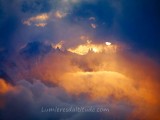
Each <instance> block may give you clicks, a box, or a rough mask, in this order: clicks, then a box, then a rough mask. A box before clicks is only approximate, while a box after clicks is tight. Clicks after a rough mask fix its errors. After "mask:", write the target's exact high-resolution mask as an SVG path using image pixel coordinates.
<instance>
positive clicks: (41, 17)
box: [23, 13, 49, 27]
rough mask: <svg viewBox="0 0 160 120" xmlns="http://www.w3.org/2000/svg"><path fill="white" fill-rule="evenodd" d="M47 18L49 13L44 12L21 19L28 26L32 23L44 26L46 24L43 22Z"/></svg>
mask: <svg viewBox="0 0 160 120" xmlns="http://www.w3.org/2000/svg"><path fill="white" fill-rule="evenodd" d="M48 19H49V15H48V14H47V13H44V14H40V15H37V16H34V17H31V18H29V19H27V20H25V21H23V24H25V25H28V26H30V25H32V24H34V25H35V26H37V27H44V26H46V24H47V23H44V22H46V21H47V20H48Z"/></svg>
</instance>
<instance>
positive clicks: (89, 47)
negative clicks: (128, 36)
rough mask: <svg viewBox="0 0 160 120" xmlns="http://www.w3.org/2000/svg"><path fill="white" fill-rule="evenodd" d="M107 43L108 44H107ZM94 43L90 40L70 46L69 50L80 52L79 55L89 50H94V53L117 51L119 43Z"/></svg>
mask: <svg viewBox="0 0 160 120" xmlns="http://www.w3.org/2000/svg"><path fill="white" fill-rule="evenodd" d="M106 45H107V46H106ZM106 45H105V44H93V43H92V41H88V40H87V43H86V44H81V45H78V46H77V47H76V48H69V49H68V51H70V52H73V53H76V54H79V55H85V54H87V53H88V52H94V53H102V52H105V53H116V51H117V45H111V43H110V42H107V44H106Z"/></svg>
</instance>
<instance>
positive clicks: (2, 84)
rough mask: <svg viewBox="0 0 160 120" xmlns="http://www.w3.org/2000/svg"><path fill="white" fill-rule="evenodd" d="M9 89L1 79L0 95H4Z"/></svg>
mask: <svg viewBox="0 0 160 120" xmlns="http://www.w3.org/2000/svg"><path fill="white" fill-rule="evenodd" d="M10 89H11V86H10V85H9V84H7V82H5V81H4V80H3V79H0V94H5V93H6V92H8V91H9V90H10Z"/></svg>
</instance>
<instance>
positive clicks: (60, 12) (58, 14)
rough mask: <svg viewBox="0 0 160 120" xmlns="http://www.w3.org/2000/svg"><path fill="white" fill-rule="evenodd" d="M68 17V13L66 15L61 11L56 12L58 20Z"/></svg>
mask: <svg viewBox="0 0 160 120" xmlns="http://www.w3.org/2000/svg"><path fill="white" fill-rule="evenodd" d="M66 15H67V13H64V12H62V11H59V10H57V11H56V12H55V17H56V18H59V19H61V18H63V17H65V16H66Z"/></svg>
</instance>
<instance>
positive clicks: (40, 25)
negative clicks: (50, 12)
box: [36, 23, 47, 27]
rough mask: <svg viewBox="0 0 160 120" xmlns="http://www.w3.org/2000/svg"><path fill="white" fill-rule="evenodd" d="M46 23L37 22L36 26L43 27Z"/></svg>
mask: <svg viewBox="0 0 160 120" xmlns="http://www.w3.org/2000/svg"><path fill="white" fill-rule="evenodd" d="M46 25H47V23H38V24H36V26H37V27H45V26H46Z"/></svg>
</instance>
